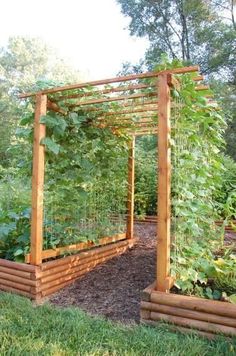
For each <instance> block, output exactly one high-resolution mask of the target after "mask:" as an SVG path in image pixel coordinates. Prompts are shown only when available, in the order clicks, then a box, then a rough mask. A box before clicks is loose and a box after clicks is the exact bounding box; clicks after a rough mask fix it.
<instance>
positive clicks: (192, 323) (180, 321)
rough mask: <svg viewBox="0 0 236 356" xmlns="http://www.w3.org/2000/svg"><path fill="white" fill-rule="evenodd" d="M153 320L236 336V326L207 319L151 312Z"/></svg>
mask: <svg viewBox="0 0 236 356" xmlns="http://www.w3.org/2000/svg"><path fill="white" fill-rule="evenodd" d="M151 320H155V321H157V320H160V321H165V322H168V323H173V324H177V325H180V326H185V327H188V328H197V329H199V330H203V331H207V332H212V333H216V334H217V333H220V334H226V335H232V336H236V328H233V327H230V326H225V325H220V324H214V323H208V322H205V321H199V320H191V319H187V318H183V317H179V316H173V315H166V314H162V313H157V312H151Z"/></svg>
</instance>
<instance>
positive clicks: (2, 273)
mask: <svg viewBox="0 0 236 356" xmlns="http://www.w3.org/2000/svg"><path fill="white" fill-rule="evenodd" d="M133 244H134V239H124V240H122V241H118V242H114V243H111V244H107V245H106V246H100V247H95V248H92V249H90V250H87V251H84V252H80V253H78V254H76V255H72V256H67V257H63V258H60V259H56V260H52V261H48V262H44V263H42V264H41V265H39V266H33V265H28V264H25V263H16V262H13V261H7V260H4V259H0V290H3V291H6V292H12V293H15V294H20V295H23V296H25V297H29V298H31V299H34V300H39V299H41V298H43V297H46V296H49V295H50V294H52V293H55V292H56V291H58V290H60V289H61V288H64V287H65V286H67V285H69V284H71V283H73V282H74V281H75V280H76V279H77V278H79V277H81V276H83V275H84V274H86V273H87V272H89V271H91V270H92V269H93V268H94V267H96V266H97V265H99V264H101V263H104V262H106V261H108V260H110V259H111V258H113V257H115V256H119V255H121V254H122V253H124V252H125V251H127V249H129V248H131V247H132V246H133Z"/></svg>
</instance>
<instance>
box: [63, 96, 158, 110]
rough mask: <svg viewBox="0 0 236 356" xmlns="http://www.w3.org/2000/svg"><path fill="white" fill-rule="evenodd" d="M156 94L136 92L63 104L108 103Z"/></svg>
mask: <svg viewBox="0 0 236 356" xmlns="http://www.w3.org/2000/svg"><path fill="white" fill-rule="evenodd" d="M153 96H156V93H154V92H153V93H151V92H147V93H138V94H130V95H120V96H113V97H110V98H100V99H91V100H84V101H78V102H76V103H74V104H71V103H69V104H68V103H66V102H65V103H64V105H65V106H66V107H68V108H75V107H80V106H84V105H91V104H103V103H109V102H113V101H122V100H131V99H137V98H149V97H153Z"/></svg>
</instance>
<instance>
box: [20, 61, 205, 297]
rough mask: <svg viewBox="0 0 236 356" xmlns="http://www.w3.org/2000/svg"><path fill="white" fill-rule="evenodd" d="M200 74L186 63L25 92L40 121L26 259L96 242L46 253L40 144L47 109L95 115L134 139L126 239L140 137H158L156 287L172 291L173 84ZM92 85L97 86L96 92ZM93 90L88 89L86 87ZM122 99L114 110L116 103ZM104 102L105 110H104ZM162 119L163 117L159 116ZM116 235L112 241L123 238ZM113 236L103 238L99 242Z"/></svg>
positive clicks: (104, 125) (130, 227) (131, 218)
mask: <svg viewBox="0 0 236 356" xmlns="http://www.w3.org/2000/svg"><path fill="white" fill-rule="evenodd" d="M190 72H195V73H196V76H195V77H193V81H195V82H198V81H202V80H203V77H202V76H201V75H199V67H198V66H192V67H184V68H177V69H172V70H165V71H161V72H147V73H142V74H133V75H127V76H122V77H116V78H111V79H105V80H98V81H91V82H87V83H79V84H75V85H67V86H64V87H56V88H52V89H46V90H42V91H40V92H37V93H27V94H22V95H20V98H22V99H27V98H30V97H34V98H35V121H34V143H33V177H32V221H31V250H30V254H29V255H28V256H26V262H29V263H30V264H32V265H36V266H38V265H40V264H41V263H42V261H43V260H44V259H46V258H50V257H56V256H58V255H60V254H61V253H63V252H64V251H66V250H70V251H71V250H73V249H75V250H78V249H84V248H86V247H89V246H92V244H91V243H89V242H88V243H80V244H77V245H73V246H66V247H63V248H59V249H56V250H44V251H43V189H44V169H45V146H44V145H42V144H40V142H41V140H42V139H43V138H45V136H46V127H45V125H44V124H42V123H40V117H41V116H43V115H46V113H47V110H51V111H55V112H58V113H60V114H62V115H66V114H67V113H68V112H71V111H72V112H73V111H74V112H77V111H78V110H81V109H83V111H85V112H88V113H89V112H91V113H93V114H94V113H96V118H95V119H94V120H93V121H92V125H95V126H97V127H100V128H101V129H103V128H110V129H111V130H112V132H113V133H114V134H117V133H118V132H119V130H123V131H124V130H125V132H126V133H127V134H130V136H131V137H132V140H131V141H130V147H129V160H128V187H129V189H128V209H127V231H126V235H125V238H126V239H131V240H132V239H133V224H134V170H135V169H134V150H135V136H137V135H147V134H157V135H158V170H157V173H158V192H157V194H158V231H157V245H158V248H157V274H156V277H157V278H156V289H157V290H158V291H169V289H170V288H171V286H172V284H173V281H172V279H171V277H170V220H171V211H170V199H171V198H170V189H171V161H170V144H169V142H170V133H171V123H170V119H171V105H172V104H171V94H170V90H171V88H172V87H177V88H178V86H179V82H178V75H180V74H184V73H190ZM91 88H92V90H91ZM86 89H89V90H86ZM205 89H208V87H207V86H205V85H196V90H205ZM117 102H118V103H119V106H118V109H117V108H116V109H114V103H117ZM104 104H105V105H106V110H105V111H104ZM157 118H158V119H157ZM123 238H124V236H118V237H113V240H111V241H117V240H120V239H123ZM109 241H110V240H106V238H105V240H104V239H103V241H101V243H100V245H103V244H106V243H107V242H109Z"/></svg>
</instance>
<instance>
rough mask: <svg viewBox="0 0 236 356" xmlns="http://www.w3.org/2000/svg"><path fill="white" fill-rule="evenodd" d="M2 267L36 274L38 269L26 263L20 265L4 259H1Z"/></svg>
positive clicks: (0, 265) (0, 264)
mask: <svg viewBox="0 0 236 356" xmlns="http://www.w3.org/2000/svg"><path fill="white" fill-rule="evenodd" d="M0 267H8V268H11V269H13V270H18V271H26V272H32V273H34V272H35V271H36V270H37V267H35V266H30V265H27V264H25V263H18V262H14V261H9V260H4V259H2V258H1V259H0Z"/></svg>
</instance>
